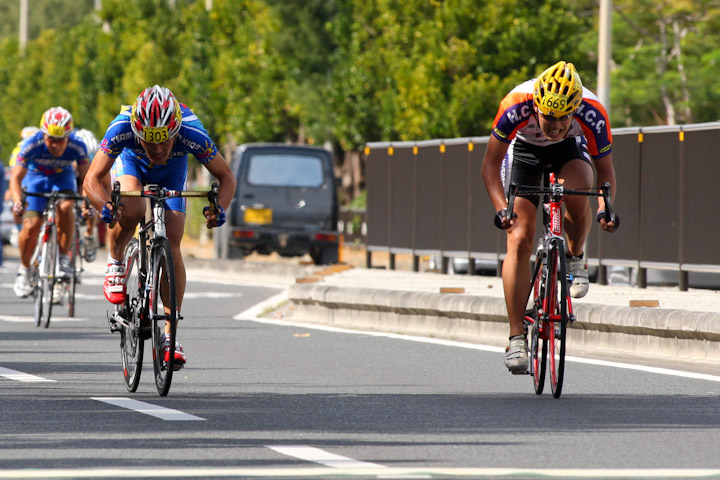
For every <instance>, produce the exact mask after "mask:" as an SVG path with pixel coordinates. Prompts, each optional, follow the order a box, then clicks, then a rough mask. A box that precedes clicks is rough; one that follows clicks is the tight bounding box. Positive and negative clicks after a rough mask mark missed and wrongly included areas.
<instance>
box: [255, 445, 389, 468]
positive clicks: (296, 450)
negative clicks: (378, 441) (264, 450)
mask: <svg viewBox="0 0 720 480" xmlns="http://www.w3.org/2000/svg"><path fill="white" fill-rule="evenodd" d="M266 446H267V447H268V448H269V449H271V450H275V451H276V452H278V453H282V454H283V455H287V456H289V457H295V458H299V459H300V460H307V461H308V462H314V463H320V464H322V465H326V466H328V467H333V468H348V469H354V468H387V467H385V466H384V465H378V464H377V463H371V462H361V461H360V460H354V459H352V458H348V457H343V456H342V455H336V454H334V453H330V452H326V451H325V450H321V449H319V448H314V447H304V446H302V445H287V446H284V445H266Z"/></svg>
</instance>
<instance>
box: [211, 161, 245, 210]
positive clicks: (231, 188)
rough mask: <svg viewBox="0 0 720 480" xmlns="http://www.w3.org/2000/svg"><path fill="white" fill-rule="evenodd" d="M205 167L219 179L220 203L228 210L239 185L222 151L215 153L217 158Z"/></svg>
mask: <svg viewBox="0 0 720 480" xmlns="http://www.w3.org/2000/svg"><path fill="white" fill-rule="evenodd" d="M205 168H207V169H208V170H209V171H210V173H211V174H212V176H213V177H215V178H217V179H218V182H219V185H218V204H219V205H220V206H221V207H222V208H223V210H227V209H228V207H229V206H230V202H231V201H232V198H233V196H234V195H235V188H236V186H237V181H236V180H235V175H233V174H232V172H231V171H230V167H229V166H228V164H227V162H226V161H225V157H223V156H222V154H221V153H220V152H218V153H217V155H215V158H213V159H212V160H210V161H209V162H208V163H206V164H205Z"/></svg>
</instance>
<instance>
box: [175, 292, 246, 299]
mask: <svg viewBox="0 0 720 480" xmlns="http://www.w3.org/2000/svg"><path fill="white" fill-rule="evenodd" d="M242 296H243V294H242V293H239V292H185V296H184V298H240V297H242Z"/></svg>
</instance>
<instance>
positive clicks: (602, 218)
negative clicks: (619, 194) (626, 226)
mask: <svg viewBox="0 0 720 480" xmlns="http://www.w3.org/2000/svg"><path fill="white" fill-rule="evenodd" d="M606 217H607V215H606V213H605V210H599V211H598V213H597V216H596V218H597V221H598V223H599V224H600V228H602V229H603V230H606V231H608V232H610V233H612V232H614V231H615V230H617V229H618V228H619V227H620V217H618V215H617V213H614V212H613V214H612V216H611V218H610V220H608V219H607V218H606Z"/></svg>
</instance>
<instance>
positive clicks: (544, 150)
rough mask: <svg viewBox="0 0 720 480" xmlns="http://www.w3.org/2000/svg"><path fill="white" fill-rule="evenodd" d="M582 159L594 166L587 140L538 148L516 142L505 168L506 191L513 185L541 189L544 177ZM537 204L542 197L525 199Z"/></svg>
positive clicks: (509, 150) (509, 153)
mask: <svg viewBox="0 0 720 480" xmlns="http://www.w3.org/2000/svg"><path fill="white" fill-rule="evenodd" d="M575 159H580V160H583V161H585V162H587V163H588V164H590V166H591V167H592V162H591V157H590V153H588V150H587V142H586V140H585V138H584V137H571V138H567V139H565V140H563V141H562V142H559V143H554V144H552V145H546V146H544V147H539V146H537V145H532V144H529V143H526V142H523V141H522V140H518V139H515V140H514V141H513V142H512V143H511V144H510V147H509V148H508V151H507V154H506V155H505V159H504V160H503V166H502V180H503V185H504V186H505V191H506V192H507V189H508V187H509V185H510V182H511V181H512V182H515V183H516V184H517V185H519V186H522V185H527V186H540V185H542V182H543V175H544V174H546V173H549V172H553V173H555V174H556V175H557V174H558V173H559V172H560V170H561V169H562V167H564V166H565V164H566V163H568V162H569V161H571V160H575ZM525 198H527V199H528V200H530V201H531V202H533V203H534V204H535V206H537V205H538V203H539V202H540V197H537V196H530V197H525Z"/></svg>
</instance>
